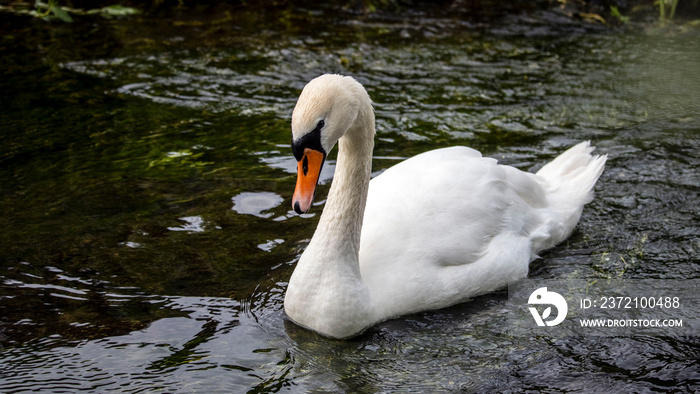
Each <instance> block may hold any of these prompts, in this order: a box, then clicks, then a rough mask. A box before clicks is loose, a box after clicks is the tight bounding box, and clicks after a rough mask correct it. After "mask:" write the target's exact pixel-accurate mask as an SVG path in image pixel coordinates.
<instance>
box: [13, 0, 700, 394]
mask: <svg viewBox="0 0 700 394" xmlns="http://www.w3.org/2000/svg"><path fill="white" fill-rule="evenodd" d="M525 7H526V8H517V9H513V10H502V11H500V12H486V11H484V10H481V11H479V10H466V11H465V10H457V11H455V12H450V13H446V12H438V11H436V10H422V11H420V12H419V11H412V12H404V13H397V14H380V15H374V16H366V15H361V14H352V13H340V14H339V13H338V12H336V11H331V10H320V11H310V10H306V9H296V8H292V9H289V10H286V11H280V12H276V13H267V14H265V13H263V14H262V15H259V14H256V13H254V12H252V11H249V10H235V11H236V12H232V11H231V10H219V9H204V10H202V9H192V10H189V11H187V12H186V11H183V12H181V13H179V12H176V11H173V13H172V15H166V16H160V17H159V18H148V17H139V18H134V19H132V20H129V21H116V22H110V21H94V22H92V23H85V24H76V25H71V26H68V25H66V26H54V25H47V24H44V23H43V22H37V23H36V24H34V25H32V24H30V27H26V26H23V27H15V28H16V29H19V30H17V31H20V32H23V33H25V35H23V36H20V35H18V34H17V31H15V32H14V33H6V34H5V35H4V36H3V40H4V41H3V47H2V49H3V51H4V52H5V53H6V54H7V56H5V55H3V56H4V57H5V58H6V59H7V61H8V65H7V67H6V69H5V70H4V71H3V73H4V74H5V76H4V77H3V78H2V81H1V82H0V84H1V85H2V91H3V98H4V103H5V105H4V106H3V108H2V109H0V112H1V113H2V119H3V122H2V125H0V130H1V131H0V132H1V133H2V137H3V148H2V149H0V161H1V162H2V165H1V166H0V178H1V179H2V189H1V196H2V197H1V199H0V210H1V211H2V212H3V214H2V215H0V228H2V229H3V231H2V232H0V346H1V349H2V350H1V352H0V359H1V360H2V365H3V367H2V368H1V369H0V388H1V389H2V391H3V392H17V391H25V390H40V391H41V390H44V391H48V390H53V391H60V390H68V391H72V390H78V389H85V390H92V391H97V392H103V391H107V390H115V391H123V392H139V391H151V390H156V389H162V390H163V391H168V392H170V391H201V392H211V391H235V392H244V391H252V392H277V391H285V390H291V391H296V392H305V391H308V390H312V389H317V390H319V391H321V392H337V391H352V392H393V391H406V390H409V389H410V390H414V391H420V392H426V391H430V392H441V391H447V392H453V391H464V392H489V391H497V392H511V391H512V392H519V391H523V390H536V391H595V392H612V391H625V392H646V391H666V390H677V391H681V392H683V391H685V392H693V391H696V390H698V389H700V387H698V381H700V367H698V364H697V360H698V359H699V358H700V352H699V351H698V349H700V346H699V345H700V342H699V341H698V337H697V336H693V337H678V336H674V335H672V334H670V335H669V336H667V337H653V336H633V337H632V336H630V337H614V338H601V337H573V338H566V339H556V340H554V339H551V338H548V337H546V336H542V337H535V338H520V337H512V336H509V335H508V334H507V316H506V313H507V312H506V308H505V304H506V298H507V294H506V293H505V292H504V291H500V292H496V293H494V294H490V295H487V296H484V297H480V298H478V299H476V300H474V301H472V302H469V303H466V304H462V305H459V306H456V307H453V308H449V309H446V310H442V311H435V312H429V313H424V314H419V315H414V316H408V317H404V318H400V319H396V320H392V321H389V322H386V323H383V324H380V325H379V326H377V327H374V328H372V329H370V330H369V331H368V332H366V333H365V334H363V335H362V336H360V337H358V338H355V339H353V340H350V341H334V340H329V339H325V338H323V337H319V336H318V335H316V334H313V333H310V332H308V331H306V330H303V329H300V328H298V327H296V326H295V325H293V324H292V323H290V322H289V321H288V320H287V319H286V318H285V317H284V312H283V310H282V300H283V295H284V291H285V288H286V282H287V280H288V278H289V276H290V275H291V272H292V270H293V268H294V264H295V263H296V261H297V260H298V258H299V256H300V254H301V252H302V251H303V250H304V247H305V245H306V243H307V242H308V240H309V238H310V237H311V235H312V234H313V231H314V228H315V224H316V222H317V220H318V215H319V213H320V211H321V209H322V206H323V197H322V196H324V195H325V193H326V192H327V190H328V185H329V184H330V180H331V178H332V170H333V166H332V163H333V159H334V156H333V155H332V156H331V158H330V159H331V161H330V163H331V165H329V166H326V167H327V168H326V171H327V172H326V173H324V175H323V177H322V186H321V188H320V190H319V192H318V193H319V196H321V198H319V200H321V202H320V203H318V204H316V206H315V207H314V208H313V209H312V211H311V212H310V213H309V214H307V215H302V216H299V215H297V214H295V213H294V212H293V211H292V210H291V205H290V201H291V194H292V191H293V188H294V181H295V175H294V172H295V165H296V163H295V162H294V159H293V158H292V154H291V149H290V146H289V141H290V135H291V134H290V130H289V121H290V115H291V111H292V109H293V107H294V104H295V102H296V97H297V96H298V94H299V92H300V90H301V88H303V86H304V84H305V83H306V82H307V81H308V80H310V79H311V78H313V77H315V76H317V75H319V74H321V73H324V72H339V73H344V74H349V75H353V76H355V77H356V78H357V79H358V80H359V81H360V82H362V83H363V84H364V85H365V86H366V88H367V90H368V91H369V93H370V95H371V97H372V98H373V100H374V102H375V110H376V115H377V130H378V135H377V143H376V149H375V160H374V172H375V173H379V172H380V171H381V170H383V169H385V168H387V167H389V166H391V165H393V164H395V163H397V162H398V161H400V160H402V159H404V158H407V157H410V156H412V155H415V154H418V153H420V152H423V151H426V150H428V149H432V148H437V147H444V146H450V145H460V144H461V145H468V146H471V147H473V148H476V149H479V150H480V151H482V152H483V153H484V154H485V155H487V156H491V157H495V158H497V159H499V161H501V162H502V163H505V164H509V165H513V166H515V167H518V168H520V169H522V170H526V171H536V170H537V169H539V168H540V167H541V166H542V165H543V163H545V162H546V161H548V160H551V159H552V158H553V157H555V156H556V155H557V154H559V153H560V152H562V151H563V150H564V149H565V148H566V147H568V146H570V145H573V144H575V143H577V142H579V141H583V140H592V142H593V144H594V145H596V146H597V148H598V150H597V151H598V152H599V153H601V154H608V155H609V160H608V166H607V168H606V171H605V173H604V174H603V176H602V177H601V179H600V181H599V182H598V184H597V186H596V199H595V200H594V201H593V202H592V203H591V204H589V205H588V206H587V207H586V209H585V210H584V213H583V216H582V218H581V222H580V224H579V225H578V227H577V230H576V232H575V233H574V234H573V235H572V237H571V238H570V239H569V240H568V241H566V242H565V243H564V244H562V245H560V246H558V247H556V248H554V249H552V250H551V251H549V252H547V253H544V254H543V255H542V258H541V259H538V260H536V261H535V262H533V263H532V265H531V272H530V276H531V277H535V278H572V279H597V278H611V277H615V278H629V279H668V280H672V279H697V278H698V277H699V276H698V265H697V262H698V250H699V249H700V237H699V236H698V223H699V222H700V221H699V219H700V208H698V201H700V200H699V198H698V197H699V195H698V194H699V192H700V175H699V174H700V172H699V168H700V159H699V158H698V154H697V152H698V151H699V150H700V116H699V115H698V114H699V113H700V104H699V103H700V76H698V74H697V71H696V70H697V65H698V64H700V33H699V32H698V31H697V30H692V29H690V30H688V29H679V28H674V27H671V28H668V29H657V28H653V27H652V26H649V27H646V28H644V27H637V28H629V29H611V28H603V27H599V26H595V25H591V24H587V23H584V22H579V21H573V20H571V19H569V18H567V17H565V16H562V15H560V14H558V13H557V12H556V10H548V9H547V8H546V7H544V8H539V7H536V6H525ZM467 11H468V12H467ZM491 11H493V10H491ZM5 17H6V16H5ZM13 23H16V24H17V22H13ZM12 26H14V25H12ZM21 29H25V30H21ZM13 34H14V35H13ZM22 37H24V38H22ZM88 37H90V38H88ZM22 40H24V41H22ZM37 48H39V49H37Z"/></svg>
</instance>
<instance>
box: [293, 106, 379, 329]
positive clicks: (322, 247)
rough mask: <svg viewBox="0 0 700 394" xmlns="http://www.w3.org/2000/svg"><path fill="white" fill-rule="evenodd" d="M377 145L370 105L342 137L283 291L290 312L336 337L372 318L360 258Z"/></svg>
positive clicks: (368, 321) (312, 326) (305, 322)
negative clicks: (313, 225)
mask: <svg viewBox="0 0 700 394" xmlns="http://www.w3.org/2000/svg"><path fill="white" fill-rule="evenodd" d="M373 148H374V114H373V113H372V110H371V107H369V111H361V112H360V114H359V116H358V118H357V119H356V121H355V123H354V124H353V126H351V128H350V129H349V130H348V131H347V132H346V133H345V135H344V136H343V137H342V138H341V139H340V140H339V141H338V160H337V164H336V169H335V175H334V178H333V183H332V185H331V189H330V191H329V193H328V199H327V200H326V204H325V208H324V210H323V214H322V215H321V219H320V221H319V224H318V227H317V229H316V232H315V233H314V236H313V238H312V239H311V242H310V243H309V246H308V247H307V248H306V251H305V252H304V254H303V255H302V256H301V259H300V260H299V263H298V264H297V267H296V269H295V270H294V273H293V275H292V278H291V279H290V282H289V286H288V288H287V294H286V296H285V297H286V298H285V310H286V312H287V315H288V316H289V317H290V318H292V319H293V320H294V321H295V322H297V323H298V324H300V325H302V326H306V327H309V328H311V329H314V330H316V331H319V332H322V333H326V334H328V335H330V336H334V337H344V336H348V335H351V334H353V333H355V332H357V331H359V329H362V328H364V327H365V326H366V325H369V324H370V323H372V322H373V321H371V320H372V309H371V299H370V295H369V291H368V290H367V287H366V286H365V284H364V283H363V281H362V276H361V274H360V264H359V249H360V235H361V231H362V218H363V216H364V211H365V205H366V202H367V190H368V188H369V180H370V174H371V170H372V150H373Z"/></svg>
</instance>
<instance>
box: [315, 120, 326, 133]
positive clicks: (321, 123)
mask: <svg viewBox="0 0 700 394" xmlns="http://www.w3.org/2000/svg"><path fill="white" fill-rule="evenodd" d="M325 125H326V122H324V121H323V119H321V120H319V121H318V124H317V125H316V130H319V131H320V130H321V129H322V128H323V126H325Z"/></svg>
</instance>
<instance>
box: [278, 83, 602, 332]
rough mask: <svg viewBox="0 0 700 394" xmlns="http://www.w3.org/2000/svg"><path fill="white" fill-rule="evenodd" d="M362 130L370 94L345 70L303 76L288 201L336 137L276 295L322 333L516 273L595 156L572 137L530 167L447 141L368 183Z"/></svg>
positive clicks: (574, 209) (366, 130) (438, 302)
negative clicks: (300, 246)
mask: <svg viewBox="0 0 700 394" xmlns="http://www.w3.org/2000/svg"><path fill="white" fill-rule="evenodd" d="M374 133H375V130H374V112H373V110H372V102H371V100H370V98H369V95H368V94H367V92H366V91H365V89H364V88H363V87H362V85H361V84H360V83H358V82H357V81H355V80H354V79H353V78H351V77H344V76H340V75H322V76H320V77H318V78H316V79H314V80H312V81H311V82H309V83H308V85H306V87H305V88H304V90H303V91H302V93H301V95H300V97H299V101H298V102H297V104H296V107H295V108H294V113H293V115H292V136H293V138H292V150H293V152H294V156H295V157H296V159H297V160H298V162H299V163H298V179H297V185H296V189H295V192H294V197H293V202H292V205H293V207H294V209H295V210H296V211H297V212H299V213H302V212H306V211H307V210H308V209H309V208H310V207H311V203H312V201H313V196H314V191H315V189H316V184H317V181H318V177H319V173H320V171H321V167H322V166H323V162H324V160H325V158H326V154H327V153H328V152H329V151H330V150H331V149H332V148H333V146H334V145H335V144H336V142H337V143H338V159H337V165H336V170H335V176H334V179H333V183H332V185H331V188H330V191H329V193H328V199H327V200H326V204H325V208H324V210H323V214H322V215H321V218H320V221H319V223H318V228H317V229H316V232H315V233H314V235H313V238H312V239H311V242H310V243H309V245H308V247H307V248H306V250H305V251H304V253H303V255H302V256H301V259H300V260H299V262H298V264H297V266H296V268H295V270H294V273H293V274H292V277H291V279H290V281H289V285H288V287H287V293H286V295H285V299H284V308H285V312H286V314H287V316H289V318H290V319H291V320H292V321H294V322H295V323H297V324H298V325H300V326H303V327H306V328H309V329H311V330H314V331H317V332H319V333H321V334H323V335H326V336H329V337H334V338H346V337H350V336H353V335H356V334H358V333H360V332H362V331H363V330H364V329H366V328H368V327H370V326H372V325H374V324H376V323H378V322H381V321H384V320H387V319H390V318H393V317H396V316H399V315H403V314H408V313H413V312H419V311H425V310H430V309H438V308H444V307H447V306H450V305H454V304H456V303H459V302H462V301H465V300H466V299H468V298H470V297H474V296H476V295H479V294H484V293H487V292H490V291H493V290H497V289H499V288H502V287H504V286H506V285H507V284H508V283H509V282H512V281H515V280H517V279H520V278H524V277H526V276H527V272H528V264H529V263H530V262H531V261H532V260H534V259H535V258H536V257H537V253H538V252H539V251H541V250H543V249H547V248H549V247H552V246H554V245H556V244H557V243H559V242H561V241H563V240H564V239H566V238H567V237H568V236H569V234H570V233H571V232H572V231H573V229H574V226H575V225H576V223H577V222H578V220H579V217H580V216H581V211H582V209H583V205H584V204H586V203H588V202H590V201H591V200H592V199H593V192H592V189H593V186H594V185H595V182H596V180H597V179H598V177H599V176H600V174H601V173H602V171H603V167H604V164H605V161H606V159H607V157H606V156H602V157H601V156H591V155H590V152H591V151H592V150H593V148H591V147H590V144H589V143H588V142H583V143H580V144H578V145H576V146H574V147H572V148H570V149H569V150H567V151H566V152H564V153H563V154H562V155H560V156H559V157H557V158H556V159H555V160H554V161H552V162H551V163H549V164H547V165H545V166H544V167H543V168H542V169H541V170H540V171H538V172H537V174H531V173H526V172H522V171H520V170H517V169H515V168H513V167H509V166H504V165H499V164H497V162H496V160H494V159H489V158H484V157H482V156H481V154H480V153H479V152H478V151H476V150H474V149H470V148H466V147H451V148H445V149H437V150H433V151H429V152H426V153H423V154H420V155H418V156H415V157H413V158H410V159H408V160H406V161H403V162H401V163H399V164H397V165H395V166H393V167H391V168H389V169H388V170H386V171H385V172H384V173H382V174H381V175H379V176H377V177H376V178H375V179H373V180H372V181H371V182H370V171H371V166H372V149H373V147H374Z"/></svg>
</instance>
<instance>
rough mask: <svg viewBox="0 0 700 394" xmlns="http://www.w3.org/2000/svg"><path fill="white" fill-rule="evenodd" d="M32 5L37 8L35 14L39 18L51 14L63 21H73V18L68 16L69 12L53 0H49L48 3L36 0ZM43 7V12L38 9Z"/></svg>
mask: <svg viewBox="0 0 700 394" xmlns="http://www.w3.org/2000/svg"><path fill="white" fill-rule="evenodd" d="M34 6H35V7H36V9H37V16H38V17H39V18H46V17H47V16H49V15H50V14H53V15H54V16H55V17H56V18H58V19H60V20H62V21H64V22H73V18H71V17H70V14H68V12H67V11H66V10H65V9H64V8H62V7H61V6H59V5H58V4H57V3H56V1H55V0H49V3H48V4H46V3H42V2H41V1H39V0H36V2H35V3H34ZM42 9H44V10H45V11H44V12H41V11H40V10H42Z"/></svg>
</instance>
